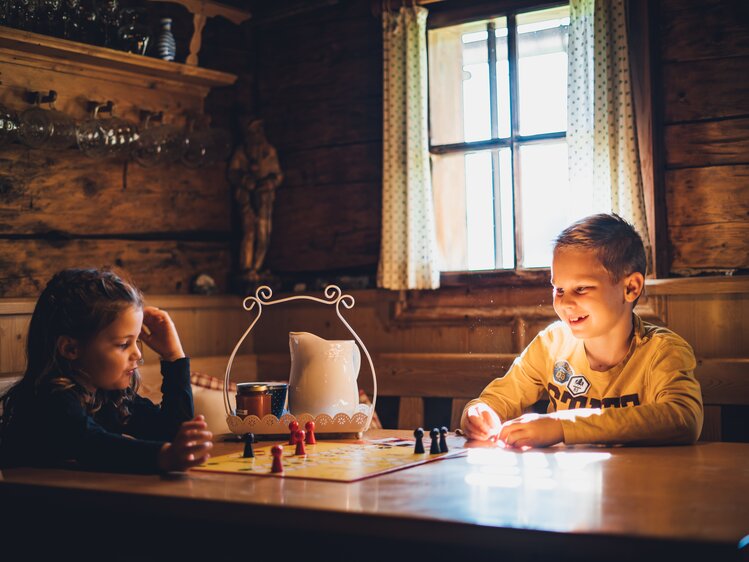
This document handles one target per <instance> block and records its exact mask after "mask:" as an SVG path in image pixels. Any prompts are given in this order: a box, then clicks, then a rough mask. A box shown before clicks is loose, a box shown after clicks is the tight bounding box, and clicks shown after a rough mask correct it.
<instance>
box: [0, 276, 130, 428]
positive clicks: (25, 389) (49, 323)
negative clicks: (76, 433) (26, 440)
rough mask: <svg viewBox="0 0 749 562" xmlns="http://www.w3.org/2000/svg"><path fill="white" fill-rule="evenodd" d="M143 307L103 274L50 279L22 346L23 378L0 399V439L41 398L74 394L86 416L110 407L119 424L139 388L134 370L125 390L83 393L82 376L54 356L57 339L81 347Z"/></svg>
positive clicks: (120, 281)
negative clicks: (127, 311)
mask: <svg viewBox="0 0 749 562" xmlns="http://www.w3.org/2000/svg"><path fill="white" fill-rule="evenodd" d="M131 306H132V307H136V308H142V307H143V295H142V294H141V293H140V291H139V290H138V289H137V288H135V287H134V286H133V285H132V284H130V283H128V282H126V281H124V280H123V279H121V278H120V277H119V276H118V275H117V274H115V273H114V272H113V271H110V270H108V269H102V270H97V269H65V270H63V271H60V272H59V273H57V274H55V276H54V277H52V279H51V280H50V281H49V283H47V286H46V287H45V288H44V290H43V291H42V294H41V295H40V296H39V300H38V301H37V303H36V307H35V308H34V314H33V315H32V316H31V324H30V325H29V332H28V338H27V342H26V361H27V363H26V372H25V373H24V375H23V378H22V379H21V380H20V381H19V382H18V383H17V384H16V385H15V386H13V388H11V389H10V390H9V391H8V392H7V393H6V394H5V396H3V397H2V398H1V399H0V402H1V403H2V415H0V436H2V433H3V432H4V430H5V429H6V428H7V426H8V424H9V422H11V420H12V418H13V415H14V412H15V411H16V409H17V408H19V407H22V408H23V407H27V406H28V405H29V403H31V402H33V401H34V400H35V397H36V396H37V395H39V394H40V393H49V392H55V391H60V390H70V391H72V392H75V393H76V394H77V395H78V397H79V399H80V401H81V404H82V405H84V406H85V407H86V408H87V410H88V411H89V413H93V412H96V411H97V410H98V409H99V408H101V407H102V406H103V405H104V404H105V403H107V402H112V403H114V405H115V407H116V409H117V411H118V413H119V414H120V416H121V417H122V418H123V419H124V418H126V417H127V416H128V415H129V410H128V404H129V403H130V402H131V401H132V397H133V395H134V393H135V391H136V390H137V388H138V384H139V382H140V377H139V375H138V371H137V369H136V371H135V376H134V377H133V380H132V381H131V383H130V387H129V388H127V389H125V390H115V391H101V390H97V391H95V392H94V393H91V392H89V391H88V390H86V387H85V386H84V384H83V382H84V381H85V374H83V373H82V372H81V371H79V370H78V369H76V368H75V366H74V365H73V364H72V363H71V362H70V361H69V360H67V359H65V358H64V357H63V356H62V355H60V354H59V352H58V345H57V342H58V339H59V338H60V336H68V337H71V338H74V339H76V340H77V341H78V342H79V343H80V344H82V345H85V344H86V343H88V342H89V341H91V340H92V339H93V338H94V337H95V336H96V335H97V334H98V333H99V332H101V331H102V330H103V329H105V328H106V327H107V326H109V325H110V324H111V323H112V322H114V320H115V319H116V318H117V316H118V315H119V314H120V313H121V312H122V311H123V310H125V309H127V308H128V307H131Z"/></svg>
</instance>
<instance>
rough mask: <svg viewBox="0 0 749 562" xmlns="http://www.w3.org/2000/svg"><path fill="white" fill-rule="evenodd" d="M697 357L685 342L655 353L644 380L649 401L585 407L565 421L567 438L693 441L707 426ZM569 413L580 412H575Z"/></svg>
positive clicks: (584, 440) (574, 441) (656, 442)
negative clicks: (601, 408)
mask: <svg viewBox="0 0 749 562" xmlns="http://www.w3.org/2000/svg"><path fill="white" fill-rule="evenodd" d="M695 366H696V361H695V358H694V354H693V353H692V350H691V348H690V347H689V346H688V345H686V344H670V345H668V346H664V348H663V349H661V350H659V352H658V353H656V355H655V357H654V359H653V362H652V363H651V365H650V367H649V369H648V371H649V372H648V373H646V374H645V377H644V379H645V380H647V381H648V383H649V386H650V389H643V390H644V391H645V392H647V394H648V396H649V400H648V402H647V403H645V404H641V405H639V406H634V407H627V408H607V409H604V410H593V411H591V410H584V411H580V413H581V414H582V413H584V414H585V415H584V417H583V416H577V417H575V418H574V419H562V420H561V422H562V430H563V432H564V442H565V443H567V444H577V443H642V444H650V445H669V444H674V445H675V444H689V443H694V442H695V441H696V440H697V438H698V437H699V435H700V432H701V430H702V418H703V409H702V393H701V391H700V385H699V383H698V382H697V379H696V378H695V376H694V368H695ZM567 413H568V414H573V413H575V410H570V411H569V412H567Z"/></svg>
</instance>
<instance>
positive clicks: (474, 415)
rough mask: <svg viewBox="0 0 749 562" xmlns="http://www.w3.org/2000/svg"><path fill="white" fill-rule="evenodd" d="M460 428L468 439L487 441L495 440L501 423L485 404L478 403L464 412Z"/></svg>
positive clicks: (495, 413)
mask: <svg viewBox="0 0 749 562" xmlns="http://www.w3.org/2000/svg"><path fill="white" fill-rule="evenodd" d="M461 427H462V429H463V433H465V434H466V437H468V439H478V440H481V441H486V440H487V439H496V437H497V434H498V433H499V430H500V429H501V428H502V422H501V421H500V419H499V416H498V415H497V412H495V411H494V410H492V409H491V408H490V407H489V406H488V405H487V404H484V403H483V402H479V403H478V404H474V405H473V406H471V407H470V408H468V410H466V412H465V414H464V415H463V421H462V423H461Z"/></svg>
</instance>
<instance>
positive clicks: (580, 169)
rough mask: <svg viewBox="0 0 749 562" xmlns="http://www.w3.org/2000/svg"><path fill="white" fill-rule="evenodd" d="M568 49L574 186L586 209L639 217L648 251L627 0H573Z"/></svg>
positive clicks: (631, 219)
mask: <svg viewBox="0 0 749 562" xmlns="http://www.w3.org/2000/svg"><path fill="white" fill-rule="evenodd" d="M568 52H569V67H568V82H567V98H568V104H567V108H568V109H567V119H568V121H567V143H568V147H569V172H570V187H571V189H572V193H573V194H574V196H575V200H576V201H577V202H579V203H580V205H581V208H580V212H581V216H584V215H588V214H591V213H598V212H608V211H609V210H611V211H613V212H615V213H617V214H618V215H620V216H621V217H623V218H624V219H626V220H628V221H629V222H631V223H632V224H633V225H634V227H635V228H636V229H637V231H638V232H639V233H640V236H641V237H642V239H643V242H644V243H645V246H646V250H647V253H648V256H650V248H649V238H648V230H647V219H646V215H645V203H644V197H643V190H642V174H641V171H640V160H639V155H638V149H637V131H636V129H635V115H634V106H633V99H632V88H631V85H630V74H629V52H628V45H627V22H626V10H625V0H571V1H570V32H569V49H568ZM649 261H650V259H649Z"/></svg>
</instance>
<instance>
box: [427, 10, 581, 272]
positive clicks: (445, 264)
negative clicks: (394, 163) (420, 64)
mask: <svg viewBox="0 0 749 562" xmlns="http://www.w3.org/2000/svg"><path fill="white" fill-rule="evenodd" d="M568 27H569V6H567V5H562V6H556V7H552V8H546V9H543V10H535V11H527V10H526V11H517V12H512V11H510V12H506V13H504V14H502V15H501V16H499V17H493V18H490V19H484V20H481V21H474V22H469V23H461V24H459V25H449V26H446V27H439V28H433V29H430V30H429V32H428V49H429V51H428V53H429V111H430V124H429V127H430V152H431V154H432V184H433V188H434V197H435V211H436V222H437V236H438V245H439V249H440V258H441V270H442V271H471V270H493V269H515V268H534V267H548V266H549V264H550V263H551V241H552V240H553V238H554V237H555V236H556V235H557V234H558V233H559V231H560V230H561V229H562V228H564V227H565V226H567V224H569V222H571V220H572V219H573V218H575V215H574V202H573V201H572V200H571V197H570V196H569V193H568V190H569V188H568V181H567V142H566V128H567V36H568Z"/></svg>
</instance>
